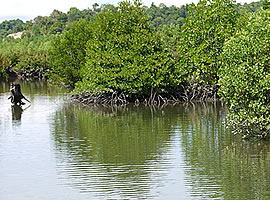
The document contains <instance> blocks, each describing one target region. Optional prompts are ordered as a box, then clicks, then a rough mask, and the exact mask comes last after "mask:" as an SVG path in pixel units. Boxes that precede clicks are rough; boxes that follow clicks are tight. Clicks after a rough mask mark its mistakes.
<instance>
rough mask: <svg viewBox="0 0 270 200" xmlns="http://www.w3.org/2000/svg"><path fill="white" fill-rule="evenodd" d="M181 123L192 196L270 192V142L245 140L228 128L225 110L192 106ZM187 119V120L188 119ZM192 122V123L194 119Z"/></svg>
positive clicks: (255, 196) (249, 195)
mask: <svg viewBox="0 0 270 200" xmlns="http://www.w3.org/2000/svg"><path fill="white" fill-rule="evenodd" d="M186 113H187V116H185V117H186V118H188V119H187V120H185V119H184V118H183V119H182V120H180V121H181V124H180V125H179V130H180V131H181V132H183V134H182V146H183V151H184V155H185V163H186V169H185V170H186V174H187V178H186V183H187V185H188V186H189V187H190V189H191V190H190V193H191V196H192V197H194V198H200V199H204V198H206V199H210V198H225V199H265V198H266V197H269V196H270V180H269V175H270V168H269V167H270V165H269V164H270V162H269V161H270V146H269V145H270V144H269V142H266V141H256V142H254V141H253V142H252V141H242V140H241V139H240V138H237V137H234V136H233V135H232V134H231V133H230V132H229V131H228V130H226V129H225V126H224V124H223V122H224V121H225V119H224V110H223V109H222V108H217V107H215V106H214V104H213V105H212V106H209V105H208V106H207V107H203V105H201V106H196V107H192V106H190V107H189V110H188V111H187V112H186ZM185 121H186V123H185ZM191 122H192V123H191Z"/></svg>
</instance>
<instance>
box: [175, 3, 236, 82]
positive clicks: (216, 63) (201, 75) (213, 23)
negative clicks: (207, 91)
mask: <svg viewBox="0 0 270 200" xmlns="http://www.w3.org/2000/svg"><path fill="white" fill-rule="evenodd" d="M237 18H238V14H237V12H236V10H235V5H234V4H233V2H232V1H231V0H213V1H211V0H200V1H199V3H198V4H197V5H195V4H191V5H190V6H189V16H188V18H186V19H185V20H184V25H183V26H182V34H181V39H180V44H179V68H180V70H183V71H184V72H185V73H186V74H187V75H188V76H189V77H190V78H191V79H197V80H199V81H200V82H204V83H207V84H216V83H217V81H218V69H219V68H220V67H221V62H220V61H221V60H220V54H221V52H222V48H223V44H224V42H225V40H226V39H228V38H230V37H231V36H232V34H233V33H234V31H235V25H236V20H237Z"/></svg>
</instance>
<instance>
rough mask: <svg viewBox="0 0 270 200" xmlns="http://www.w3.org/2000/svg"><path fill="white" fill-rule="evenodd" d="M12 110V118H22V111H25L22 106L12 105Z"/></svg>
mask: <svg viewBox="0 0 270 200" xmlns="http://www.w3.org/2000/svg"><path fill="white" fill-rule="evenodd" d="M11 112H12V120H21V118H22V112H23V109H22V107H21V106H18V105H12V106H11Z"/></svg>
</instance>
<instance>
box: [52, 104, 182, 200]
mask: <svg viewBox="0 0 270 200" xmlns="http://www.w3.org/2000/svg"><path fill="white" fill-rule="evenodd" d="M172 111H173V112H172ZM167 113H168V114H167ZM176 115H177V112H174V109H173V108H171V110H168V109H166V110H158V111H154V110H153V109H152V110H151V109H150V108H144V107H136V108H135V107H132V106H130V107H124V108H119V107H118V108H114V107H112V108H108V109H106V108H104V109H100V108H99V109H97V110H95V109H93V108H92V109H90V108H82V107H80V106H66V107H64V108H63V109H62V110H60V111H58V112H56V114H55V119H54V122H53V125H52V129H53V132H54V138H55V143H56V150H57V151H56V152H57V161H58V163H59V165H58V167H59V171H60V172H61V173H62V172H64V173H65V174H68V176H69V179H71V180H72V184H73V185H75V186H76V187H79V188H80V189H81V190H82V191H83V190H90V191H96V192H97V193H98V194H101V195H103V196H106V195H108V196H109V197H110V198H111V197H116V198H117V197H118V196H117V195H120V197H135V198H142V197H146V196H148V195H150V194H149V190H150V188H152V187H153V185H151V184H155V185H157V187H158V186H159V183H162V175H161V174H162V173H163V172H162V170H164V171H166V168H167V167H168V166H167V164H166V163H165V162H164V161H163V160H162V154H163V153H164V152H165V150H166V148H167V147H166V146H167V145H168V141H169V140H170V136H171V134H170V130H171V127H172V126H173V125H175V124H176V120H177V118H176ZM155 166H156V167H155ZM157 169H158V170H159V171H158V170H157ZM157 174H158V175H157ZM157 178H159V180H158V181H157V180H155V179H157ZM153 182H154V183H153ZM132 195H134V196H132Z"/></svg>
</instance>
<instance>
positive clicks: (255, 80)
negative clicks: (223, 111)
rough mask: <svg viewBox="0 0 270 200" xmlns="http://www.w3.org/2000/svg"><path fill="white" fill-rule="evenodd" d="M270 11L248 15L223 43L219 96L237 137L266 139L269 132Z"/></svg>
mask: <svg viewBox="0 0 270 200" xmlns="http://www.w3.org/2000/svg"><path fill="white" fill-rule="evenodd" d="M269 41H270V11H269V10H268V11H267V10H266V11H262V10H261V11H260V12H258V13H257V14H255V15H251V16H250V18H249V19H248V22H247V25H246V27H245V28H242V29H241V30H239V31H237V33H236V34H235V36H234V37H232V38H231V39H230V40H229V41H227V42H226V43H225V46H224V50H223V54H222V57H223V62H224V68H223V69H222V70H220V80H219V85H220V90H219V94H220V96H222V98H223V99H224V100H225V101H226V103H227V104H228V106H229V110H230V115H229V119H230V120H229V121H230V124H231V125H232V127H233V130H234V131H235V132H236V133H240V134H243V135H259V136H261V137H266V136H267V134H268V133H269V131H270V42H269Z"/></svg>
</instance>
